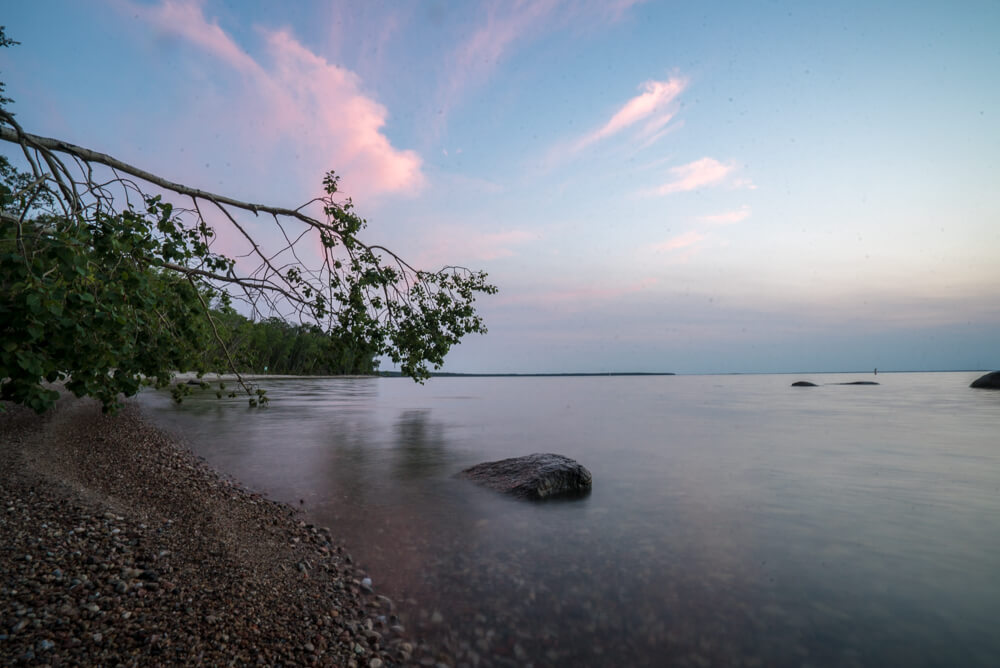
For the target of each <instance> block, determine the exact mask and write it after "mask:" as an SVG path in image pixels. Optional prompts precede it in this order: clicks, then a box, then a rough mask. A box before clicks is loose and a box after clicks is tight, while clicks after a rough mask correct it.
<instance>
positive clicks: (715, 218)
mask: <svg viewBox="0 0 1000 668" xmlns="http://www.w3.org/2000/svg"><path fill="white" fill-rule="evenodd" d="M750 213H751V210H750V205H749V204H744V205H743V206H741V207H740V208H738V209H734V210H732V211H723V212H722V213H714V214H710V215H707V216H700V217H699V218H698V220H700V221H702V222H705V223H712V224H715V225H730V224H732V223H738V222H740V221H742V220H746V219H747V218H749V217H750Z"/></svg>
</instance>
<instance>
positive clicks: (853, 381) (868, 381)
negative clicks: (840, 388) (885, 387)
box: [836, 380, 878, 385]
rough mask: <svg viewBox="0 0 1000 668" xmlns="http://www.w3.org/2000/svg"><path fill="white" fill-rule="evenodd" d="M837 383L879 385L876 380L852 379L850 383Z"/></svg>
mask: <svg viewBox="0 0 1000 668" xmlns="http://www.w3.org/2000/svg"><path fill="white" fill-rule="evenodd" d="M836 384H837V385H878V383H876V382H875V381H874V380H852V381H851V382H849V383H836Z"/></svg>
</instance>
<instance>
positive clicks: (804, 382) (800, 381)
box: [792, 380, 816, 387]
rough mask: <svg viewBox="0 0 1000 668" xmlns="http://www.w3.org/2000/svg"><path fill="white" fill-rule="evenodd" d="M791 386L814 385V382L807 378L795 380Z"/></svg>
mask: <svg viewBox="0 0 1000 668" xmlns="http://www.w3.org/2000/svg"><path fill="white" fill-rule="evenodd" d="M792 387H816V383H810V382H809V381H808V380H797V381H795V382H794V383H792Z"/></svg>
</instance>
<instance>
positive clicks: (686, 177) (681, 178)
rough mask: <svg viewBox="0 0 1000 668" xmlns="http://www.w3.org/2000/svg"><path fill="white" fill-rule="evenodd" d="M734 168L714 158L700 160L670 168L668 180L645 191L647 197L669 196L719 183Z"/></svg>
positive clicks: (732, 165) (731, 164) (730, 164)
mask: <svg viewBox="0 0 1000 668" xmlns="http://www.w3.org/2000/svg"><path fill="white" fill-rule="evenodd" d="M735 168H736V166H735V165H734V164H733V163H722V162H719V161H718V160H716V159H714V158H701V159H700V160H695V161H694V162H689V163H687V164H686V165H680V166H678V167H671V168H670V177H671V178H670V180H669V181H667V182H666V183H664V184H663V185H661V186H658V187H656V188H653V189H651V190H648V191H646V193H645V194H647V195H670V194H672V193H680V192H687V191H689V190H696V189H698V188H702V187H704V186H711V185H716V184H719V183H721V182H722V181H723V180H724V179H725V178H726V177H727V176H728V175H729V174H730V173H732V171H733V170H734V169H735Z"/></svg>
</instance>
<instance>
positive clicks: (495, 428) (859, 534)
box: [142, 373, 1000, 666]
mask: <svg viewBox="0 0 1000 668" xmlns="http://www.w3.org/2000/svg"><path fill="white" fill-rule="evenodd" d="M977 375H978V374H974V373H927V374H880V375H879V376H878V377H877V378H874V380H877V381H878V382H879V383H880V385H878V386H842V385H833V384H824V385H821V386H820V387H815V388H792V387H790V384H791V382H793V381H794V380H798V379H809V380H813V381H814V382H817V383H836V382H842V381H854V380H873V378H872V377H871V376H870V375H869V376H864V375H852V374H844V375H813V376H794V377H793V376H786V375H771V376H767V375H763V376H666V377H663V376H661V377H607V378H605V377H582V378H581V377H568V378H436V379H432V380H431V381H429V382H428V383H427V384H426V385H424V386H418V385H415V384H414V383H412V381H408V380H405V379H374V378H371V379H325V380H307V379H302V380H282V381H273V382H268V383H267V384H266V386H267V389H268V394H269V396H271V397H272V403H271V406H270V407H269V408H267V409H266V410H250V409H247V408H246V407H245V402H244V401H243V400H222V401H219V400H216V399H215V398H214V393H212V394H206V396H205V398H198V397H196V398H194V399H189V400H187V401H186V402H185V404H184V405H183V406H181V407H174V406H173V405H171V404H170V403H169V399H168V398H167V397H165V396H164V395H162V394H156V393H147V394H144V395H143V397H142V401H143V403H144V404H145V406H146V407H147V408H148V409H150V412H151V413H152V414H154V415H155V416H156V419H157V420H159V421H160V422H161V424H163V425H166V426H168V427H169V428H172V429H174V430H177V431H179V432H180V433H182V434H183V435H184V436H185V437H186V439H187V440H188V442H189V443H190V444H191V445H192V446H193V448H194V449H195V451H196V452H197V453H198V454H200V455H202V456H203V457H205V458H206V459H207V460H208V462H209V463H210V464H211V465H213V466H214V467H216V468H218V469H219V470H221V471H224V472H226V473H229V474H231V475H233V476H234V477H235V478H237V479H239V480H240V481H242V482H243V483H245V484H246V485H248V486H250V487H252V488H255V489H257V490H260V491H262V492H265V493H267V494H268V495H269V496H271V497H272V498H275V499H278V500H281V501H286V502H289V503H292V504H294V505H297V506H298V505H300V502H301V507H303V508H304V510H305V513H306V515H307V517H308V518H309V519H310V520H311V521H313V522H315V523H317V524H321V525H327V526H330V527H331V528H333V529H334V530H335V532H336V533H337V534H339V535H341V536H343V537H344V539H345V540H346V542H347V544H348V546H349V547H350V549H351V552H352V554H353V555H354V557H355V559H356V561H357V562H358V563H359V564H361V565H362V566H363V567H364V568H366V569H367V570H368V571H369V572H370V574H371V576H372V578H373V579H374V581H375V586H376V588H377V589H378V590H379V591H381V592H382V593H385V594H387V595H389V596H390V597H392V598H393V599H394V600H396V601H397V602H399V604H400V613H401V616H402V617H403V618H404V620H405V624H406V626H407V627H408V628H409V630H411V631H413V632H415V633H416V635H418V636H420V637H424V638H428V639H431V640H434V641H435V642H437V643H443V644H444V645H446V646H447V647H448V653H449V656H450V658H451V659H452V660H454V661H456V662H459V663H466V664H469V665H474V664H478V665H523V664H525V663H534V665H538V666H541V665H559V666H569V665H624V664H629V663H631V664H635V665H664V664H666V663H672V664H676V665H693V666H698V665H747V666H755V665H758V666H807V665H808V666H881V665H910V666H955V665H964V666H995V665H1000V634H997V633H996V632H995V626H996V621H995V620H996V619H998V618H1000V438H998V437H997V430H998V427H1000V392H990V391H982V390H972V389H969V387H968V385H969V383H970V382H971V381H972V380H973V379H974V378H975V377H976V376H977ZM532 452H556V453H560V454H564V455H567V456H570V457H573V458H575V459H577V460H579V461H580V462H581V463H583V464H584V465H585V466H587V467H588V468H589V469H590V470H591V472H592V473H593V476H594V489H593V492H592V493H591V494H590V495H589V496H588V497H586V498H583V499H576V500H573V501H565V502H547V503H527V502H523V501H515V500H511V499H507V498H505V497H503V496H500V495H498V494H496V493H493V492H490V491H487V490H483V489H480V488H478V487H476V486H474V485H473V484H471V483H469V482H467V481H464V480H458V479H455V478H454V477H453V476H454V474H455V473H456V472H458V471H460V470H461V469H463V468H465V467H467V466H470V465H472V464H476V463H479V462H482V461H487V460H492V459H500V458H504V457H511V456H517V455H522V454H529V453H532Z"/></svg>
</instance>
